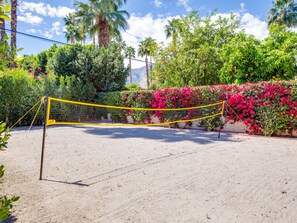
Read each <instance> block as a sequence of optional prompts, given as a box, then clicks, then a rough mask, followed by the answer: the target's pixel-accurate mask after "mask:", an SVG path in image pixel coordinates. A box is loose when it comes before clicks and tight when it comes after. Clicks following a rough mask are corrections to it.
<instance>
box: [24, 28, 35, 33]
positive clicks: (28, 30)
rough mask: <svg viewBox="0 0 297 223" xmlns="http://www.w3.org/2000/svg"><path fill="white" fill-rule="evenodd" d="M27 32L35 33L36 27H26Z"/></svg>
mask: <svg viewBox="0 0 297 223" xmlns="http://www.w3.org/2000/svg"><path fill="white" fill-rule="evenodd" d="M26 31H27V32H28V33H36V32H37V31H36V29H27V30H26Z"/></svg>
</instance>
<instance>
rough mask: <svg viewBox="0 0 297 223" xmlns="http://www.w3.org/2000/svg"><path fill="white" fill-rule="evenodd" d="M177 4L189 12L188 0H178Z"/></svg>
mask: <svg viewBox="0 0 297 223" xmlns="http://www.w3.org/2000/svg"><path fill="white" fill-rule="evenodd" d="M176 5H177V6H183V7H184V8H185V10H186V11H187V12H191V11H192V8H191V7H190V6H189V0H178V1H177V3H176Z"/></svg>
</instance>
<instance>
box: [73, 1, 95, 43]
mask: <svg viewBox="0 0 297 223" xmlns="http://www.w3.org/2000/svg"><path fill="white" fill-rule="evenodd" d="M74 6H75V7H76V12H75V16H76V17H77V18H78V20H79V21H80V22H81V23H83V24H84V26H85V31H86V32H87V33H89V35H90V37H91V38H92V40H93V45H94V46H95V45H96V40H95V36H96V34H97V27H96V26H94V24H95V23H96V21H95V20H96V19H95V17H96V15H95V13H94V10H93V8H94V6H93V5H92V4H91V3H90V5H88V4H86V3H83V2H75V3H74Z"/></svg>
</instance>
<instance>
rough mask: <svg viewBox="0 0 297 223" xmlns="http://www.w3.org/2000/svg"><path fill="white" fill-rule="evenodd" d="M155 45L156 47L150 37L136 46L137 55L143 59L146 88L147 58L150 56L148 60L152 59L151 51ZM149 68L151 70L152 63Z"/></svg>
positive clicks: (147, 80)
mask: <svg viewBox="0 0 297 223" xmlns="http://www.w3.org/2000/svg"><path fill="white" fill-rule="evenodd" d="M155 45H156V42H155V40H154V39H153V38H152V37H147V38H146V39H145V40H143V41H141V42H140V44H139V46H138V55H139V56H141V57H145V66H146V82H147V87H148V88H149V86H150V81H149V69H148V56H150V58H151V57H152V54H153V49H154V48H155V47H154V46H155ZM151 60H152V59H151ZM151 68H152V62H151Z"/></svg>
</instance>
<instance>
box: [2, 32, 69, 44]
mask: <svg viewBox="0 0 297 223" xmlns="http://www.w3.org/2000/svg"><path fill="white" fill-rule="evenodd" d="M0 30H4V31H8V32H11V33H16V34H21V35H24V36H28V37H32V38H35V39H40V40H44V41H48V42H52V43H58V44H61V45H70V44H68V43H64V42H60V41H57V40H52V39H48V38H44V37H41V36H35V35H31V34H28V33H23V32H19V31H14V30H11V29H6V28H0Z"/></svg>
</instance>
